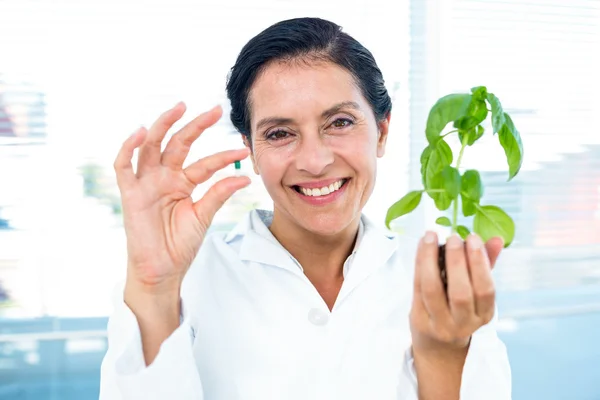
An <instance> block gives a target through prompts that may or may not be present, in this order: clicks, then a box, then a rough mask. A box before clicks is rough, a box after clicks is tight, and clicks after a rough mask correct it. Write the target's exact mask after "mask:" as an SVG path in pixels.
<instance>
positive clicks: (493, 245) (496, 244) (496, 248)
mask: <svg viewBox="0 0 600 400" xmlns="http://www.w3.org/2000/svg"><path fill="white" fill-rule="evenodd" d="M485 248H486V250H487V253H488V256H489V258H490V266H491V268H492V269H494V267H495V266H496V261H498V256H500V252H502V249H503V248H504V239H502V238H501V237H499V236H498V237H493V238H491V239H490V240H488V241H487V243H486V244H485Z"/></svg>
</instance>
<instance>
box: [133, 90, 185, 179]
mask: <svg viewBox="0 0 600 400" xmlns="http://www.w3.org/2000/svg"><path fill="white" fill-rule="evenodd" d="M184 112H185V104H183V103H182V102H179V103H177V105H175V107H173V108H172V109H170V110H168V111H165V112H164V113H163V114H162V115H161V116H160V117H158V119H157V120H156V121H155V122H154V124H152V126H151V127H150V129H149V130H148V135H147V136H146V140H145V141H144V144H143V145H142V147H141V148H140V154H139V156H138V176H139V175H140V174H143V173H145V172H146V171H147V170H149V169H150V168H152V167H157V166H158V165H160V150H161V143H162V141H163V139H164V138H165V135H166V134H167V131H168V130H169V129H171V127H172V126H173V124H174V123H175V122H176V121H178V120H179V119H180V118H181V117H182V116H183V113H184Z"/></svg>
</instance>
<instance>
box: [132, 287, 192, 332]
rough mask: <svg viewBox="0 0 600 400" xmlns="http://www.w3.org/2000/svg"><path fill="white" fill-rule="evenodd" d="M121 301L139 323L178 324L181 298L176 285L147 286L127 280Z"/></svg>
mask: <svg viewBox="0 0 600 400" xmlns="http://www.w3.org/2000/svg"><path fill="white" fill-rule="evenodd" d="M123 300H124V301H125V304H127V306H128V307H129V308H130V309H131V311H132V312H133V313H134V314H135V315H136V317H137V319H138V321H140V322H142V321H144V322H146V323H152V322H159V323H164V322H167V321H168V322H171V323H177V324H179V317H180V310H181V297H180V286H178V285H165V286H162V285H161V286H157V285H152V286H148V285H144V284H140V283H138V282H135V281H130V280H127V282H126V283H125V290H124V293H123Z"/></svg>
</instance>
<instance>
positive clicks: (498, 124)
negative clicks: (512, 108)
mask: <svg viewBox="0 0 600 400" xmlns="http://www.w3.org/2000/svg"><path fill="white" fill-rule="evenodd" d="M487 101H488V102H489V103H490V106H491V107H492V128H493V131H494V133H497V132H500V129H502V125H504V110H503V109H502V104H500V100H499V99H498V98H497V97H496V96H495V95H494V94H493V93H488V94H487Z"/></svg>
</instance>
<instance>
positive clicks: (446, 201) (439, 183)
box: [429, 172, 452, 211]
mask: <svg viewBox="0 0 600 400" xmlns="http://www.w3.org/2000/svg"><path fill="white" fill-rule="evenodd" d="M444 183H445V179H444V176H443V174H442V172H439V173H438V174H437V175H435V176H434V177H433V178H431V180H430V184H431V189H435V190H440V189H441V190H442V191H441V192H433V193H429V196H430V197H431V198H432V199H433V201H434V203H435V206H436V207H437V209H438V210H440V211H444V210H447V209H448V208H449V207H450V205H451V204H452V197H451V196H450V194H448V192H447V191H446V188H445V187H444Z"/></svg>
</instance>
